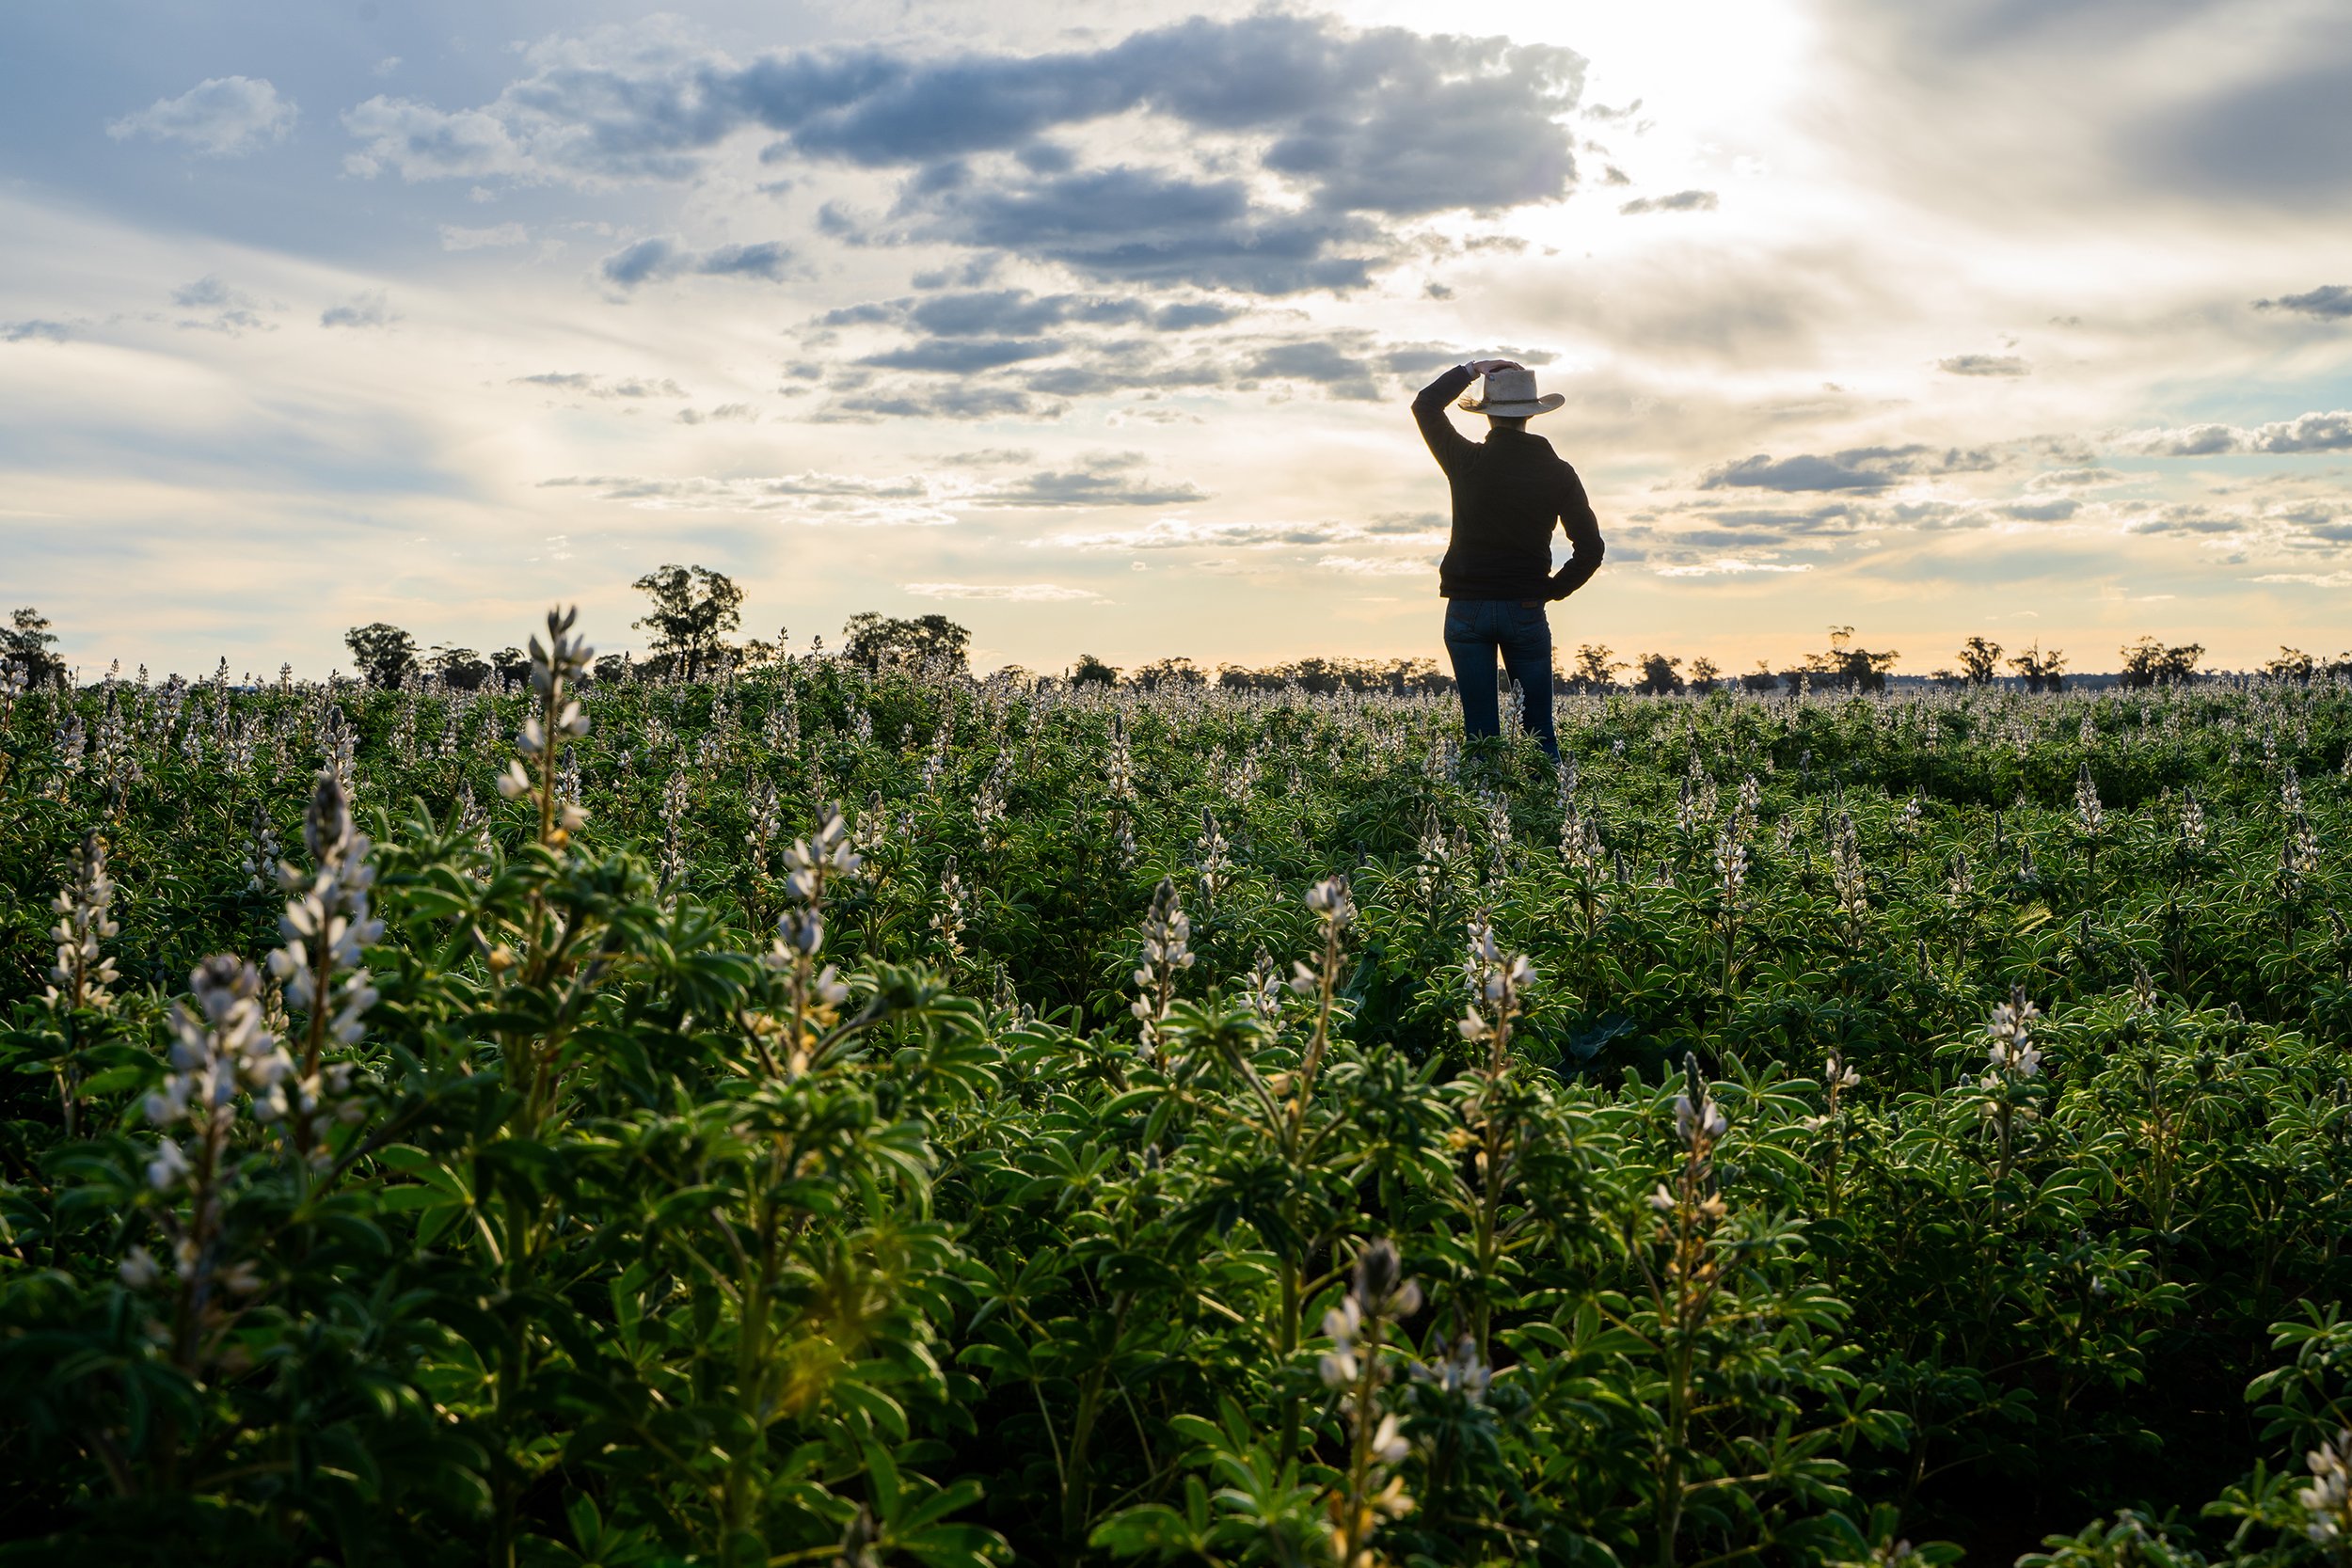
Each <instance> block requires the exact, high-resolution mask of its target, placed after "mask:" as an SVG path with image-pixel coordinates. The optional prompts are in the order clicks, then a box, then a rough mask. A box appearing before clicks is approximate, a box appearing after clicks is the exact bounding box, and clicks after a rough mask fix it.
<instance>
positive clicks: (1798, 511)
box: [1675, 501, 1871, 546]
mask: <svg viewBox="0 0 2352 1568" xmlns="http://www.w3.org/2000/svg"><path fill="white" fill-rule="evenodd" d="M1706 517H1707V521H1708V523H1709V524H1712V525H1713V531H1708V533H1707V536H1706V537H1704V538H1702V539H1700V540H1698V541H1697V542H1698V543H1701V544H1705V545H1708V546H1717V545H1722V544H1726V543H1730V542H1732V541H1734V540H1737V541H1738V542H1740V543H1742V544H1749V545H1753V544H1755V543H1756V534H1758V533H1779V534H1793V535H1809V534H1823V533H1830V534H1835V533H1851V532H1853V531H1856V530H1857V529H1860V528H1861V527H1863V526H1864V525H1865V524H1866V523H1867V522H1869V521H1870V520H1871V514H1870V513H1869V512H1867V510H1865V509H1864V508H1862V507H1859V506H1855V505H1853V504H1852V503H1851V502H1847V501H1830V502H1825V503H1824V504H1822V505H1820V506H1812V507H1804V508H1776V507H1763V508H1757V507H1728V508H1725V509H1724V510H1723V511H1720V512H1709V513H1708V514H1706ZM1675 537H1677V539H1678V538H1681V537H1683V536H1682V535H1680V534H1677V535H1676V536H1675Z"/></svg>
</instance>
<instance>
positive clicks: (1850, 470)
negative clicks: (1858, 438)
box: [1699, 445, 1995, 491]
mask: <svg viewBox="0 0 2352 1568" xmlns="http://www.w3.org/2000/svg"><path fill="white" fill-rule="evenodd" d="M1991 467H1995V460H1994V456H1993V454H1992V453H1990V452H1988V451H1973V450H1969V449H1966V448H1961V447H1948V448H1944V449H1941V450H1939V449H1936V448H1933V447H1928V446H1922V445H1912V446H1903V447H1849V448H1848V449H1846V450H1845V451H1837V452H1832V453H1830V454H1828V455H1827V456H1820V455H1817V454H1815V453H1811V452H1801V453H1799V454H1798V455H1796V456H1794V457H1784V458H1780V459H1778V460H1775V459H1773V458H1772V457H1771V456H1769V455H1767V454H1765V453H1761V452H1759V453H1757V454H1756V456H1754V457H1743V458H1741V459H1740V460H1739V461H1738V462H1736V463H1726V464H1724V465H1723V466H1722V467H1716V468H1710V469H1708V472H1707V473H1706V475H1705V476H1703V477H1702V478H1701V479H1700V481H1699V488H1700V489H1702V490H1781V491H1804V490H1859V491H1875V490H1883V489H1885V488H1886V487H1887V486H1889V485H1891V484H1893V483H1896V481H1898V480H1900V479H1905V478H1908V477H1910V476H1912V475H1915V474H1943V473H1976V472H1981V471H1983V470H1985V469H1987V468H1991Z"/></svg>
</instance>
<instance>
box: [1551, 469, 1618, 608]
mask: <svg viewBox="0 0 2352 1568" xmlns="http://www.w3.org/2000/svg"><path fill="white" fill-rule="evenodd" d="M1560 472H1561V475H1562V483H1561V490H1560V522H1561V526H1562V527H1563V528H1564V529H1565V530H1566V531H1567V535H1568V544H1569V546H1571V548H1572V551H1573V553H1571V554H1570V555H1569V557H1568V563H1567V564H1566V565H1565V566H1563V567H1561V568H1560V569H1559V570H1558V571H1556V572H1554V573H1552V574H1551V596H1552V597H1553V598H1555V599H1565V598H1566V597H1567V596H1568V595H1569V594H1573V593H1575V592H1576V591H1577V590H1578V589H1580V588H1581V587H1583V586H1584V585H1585V584H1586V583H1587V582H1590V581H1591V580H1592V578H1593V574H1594V573H1595V572H1597V571H1599V570H1600V558H1601V556H1602V554H1603V553H1605V551H1606V548H1607V546H1604V545H1603V544H1602V543H1601V537H1600V519H1599V518H1597V517H1596V516H1594V515H1593V503H1592V501H1591V499H1589V498H1588V497H1586V495H1585V494H1584V482H1583V481H1582V480H1581V479H1579V478H1577V477H1576V470H1575V469H1574V468H1571V467H1568V466H1567V465H1566V464H1565V463H1563V464H1561V465H1560Z"/></svg>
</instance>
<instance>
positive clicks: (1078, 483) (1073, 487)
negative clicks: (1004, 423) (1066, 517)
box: [979, 451, 1209, 508]
mask: <svg viewBox="0 0 2352 1568" xmlns="http://www.w3.org/2000/svg"><path fill="white" fill-rule="evenodd" d="M1143 461H1144V460H1143V454H1142V453H1141V452H1134V451H1119V452H1097V453H1095V454H1093V455H1091V456H1089V457H1086V458H1082V459H1081V460H1080V461H1079V462H1078V463H1077V465H1076V466H1075V467H1070V468H1066V469H1061V470H1058V471H1047V472H1042V473H1034V474H1031V475H1029V476H1028V477H1027V478H1026V479H1024V480H1020V481H1017V482H1015V483H1010V484H1001V485H994V486H992V487H991V488H990V489H989V490H988V491H987V493H986V495H985V497H984V498H983V499H981V501H980V502H979V504H981V505H985V506H993V507H1023V508H1026V507H1038V508H1059V507H1073V506H1178V505H1183V504H1184V503H1187V502H1191V501H1201V500H1206V499H1209V493H1208V492H1207V491H1205V490H1203V489H1201V488H1200V486H1198V485H1195V484H1190V483H1170V482H1168V481H1155V480H1152V479H1149V478H1147V477H1145V475H1144V474H1143V473H1142V472H1141V469H1142V467H1143Z"/></svg>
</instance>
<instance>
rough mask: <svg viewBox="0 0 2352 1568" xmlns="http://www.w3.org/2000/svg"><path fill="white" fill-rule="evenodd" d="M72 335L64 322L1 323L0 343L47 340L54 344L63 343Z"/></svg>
mask: <svg viewBox="0 0 2352 1568" xmlns="http://www.w3.org/2000/svg"><path fill="white" fill-rule="evenodd" d="M72 335H73V334H72V331H71V330H70V329H69V328H68V327H67V326H66V325H65V323H63V322H52V321H39V320H34V321H21V322H0V343H29V342H31V341H34V340H35V339H37V338H45V339H47V340H48V341H50V342H53V343H62V342H64V341H66V340H67V339H69V338H71V337H72Z"/></svg>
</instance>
